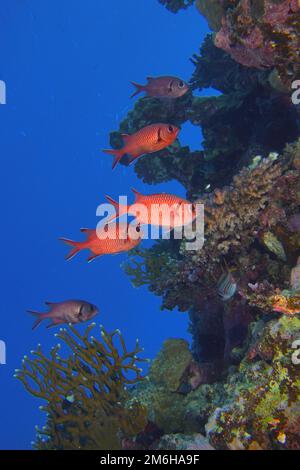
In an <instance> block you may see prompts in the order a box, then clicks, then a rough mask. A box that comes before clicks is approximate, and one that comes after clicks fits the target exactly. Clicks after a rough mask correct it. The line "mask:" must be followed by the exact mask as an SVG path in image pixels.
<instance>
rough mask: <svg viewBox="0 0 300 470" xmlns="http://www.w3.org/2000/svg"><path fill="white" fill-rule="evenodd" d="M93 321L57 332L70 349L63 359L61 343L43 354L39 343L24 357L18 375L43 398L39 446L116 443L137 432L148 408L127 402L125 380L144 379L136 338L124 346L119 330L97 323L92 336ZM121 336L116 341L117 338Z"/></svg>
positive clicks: (112, 446) (90, 446) (89, 446)
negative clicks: (82, 327)
mask: <svg viewBox="0 0 300 470" xmlns="http://www.w3.org/2000/svg"><path fill="white" fill-rule="evenodd" d="M94 326H95V324H91V325H90V326H89V327H88V328H87V329H86V332H85V333H84V334H83V335H81V334H80V333H79V332H78V331H77V330H76V328H74V327H72V326H70V327H69V330H66V329H62V330H60V332H59V333H58V334H57V337H58V338H60V339H61V340H62V341H63V342H64V343H65V345H66V347H67V348H68V350H69V351H70V353H71V354H70V355H69V356H68V357H67V358H66V359H63V358H62V357H61V356H60V353H59V351H60V345H59V344H58V345H57V346H55V347H54V348H52V350H51V353H50V357H47V356H46V355H45V354H44V353H43V352H42V349H41V346H39V347H38V349H37V351H35V352H32V355H33V359H30V358H28V357H25V358H24V360H23V366H22V369H21V370H17V371H16V377H17V378H18V379H19V380H21V382H22V383H23V384H24V386H25V388H26V390H27V391H28V392H29V393H31V394H32V395H34V396H35V397H37V398H40V399H42V400H45V401H46V405H45V406H43V407H42V409H43V411H45V412H46V413H47V424H46V426H45V427H44V428H43V429H42V430H38V439H37V443H36V447H37V448H39V449H118V448H121V443H120V439H121V438H122V436H125V437H126V436H127V437H128V436H131V435H134V434H136V433H138V432H140V431H141V430H142V429H143V428H144V427H145V425H146V410H145V409H144V408H142V407H140V406H135V405H134V404H132V407H131V408H128V407H126V406H125V400H126V397H127V392H126V386H127V385H130V384H135V383H137V382H139V381H141V380H142V376H141V372H142V370H141V369H140V368H139V366H138V365H137V364H138V362H141V361H144V360H143V359H140V358H139V357H138V356H137V355H138V354H139V353H140V352H141V349H140V347H139V345H138V342H137V344H136V347H135V349H134V350H133V351H128V350H127V348H126V345H125V342H124V340H123V338H122V336H121V333H120V332H119V331H118V330H116V331H114V332H113V333H108V332H106V331H105V330H104V329H103V328H102V329H101V340H98V339H96V338H95V337H93V336H90V332H91V330H92V329H93V328H94ZM117 339H118V340H119V343H120V344H119V345H118V344H117V342H116V340H117Z"/></svg>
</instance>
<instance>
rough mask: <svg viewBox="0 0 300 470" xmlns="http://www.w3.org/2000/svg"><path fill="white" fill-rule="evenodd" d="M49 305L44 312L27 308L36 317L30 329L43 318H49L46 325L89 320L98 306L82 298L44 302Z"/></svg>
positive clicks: (95, 313)
mask: <svg viewBox="0 0 300 470" xmlns="http://www.w3.org/2000/svg"><path fill="white" fill-rule="evenodd" d="M45 303H46V305H47V306H48V307H49V311H48V312H46V313H40V312H36V311H34V310H27V311H28V312H29V313H31V314H32V315H35V316H36V317H37V320H36V321H35V323H34V325H33V327H32V329H33V330H34V329H35V328H36V327H37V326H38V325H39V324H40V323H41V322H42V321H43V320H48V319H49V320H51V323H49V325H48V326H47V328H50V327H51V326H56V325H61V324H63V323H73V324H75V323H83V322H85V321H88V320H90V319H91V318H93V317H94V316H95V315H97V313H98V308H97V307H96V306H95V305H93V304H90V303H89V302H85V301H84V300H66V301H64V302H57V303H55V302H45Z"/></svg>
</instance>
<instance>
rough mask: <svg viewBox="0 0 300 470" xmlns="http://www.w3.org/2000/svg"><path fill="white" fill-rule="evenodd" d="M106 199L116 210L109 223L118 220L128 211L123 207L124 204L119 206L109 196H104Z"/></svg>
mask: <svg viewBox="0 0 300 470" xmlns="http://www.w3.org/2000/svg"><path fill="white" fill-rule="evenodd" d="M105 197H106V199H107V200H108V202H109V203H110V204H112V205H113V206H114V208H115V210H116V214H115V215H113V216H111V217H110V218H109V220H108V222H111V221H112V220H115V219H118V218H119V217H121V216H122V215H124V214H126V213H127V211H128V207H127V206H125V205H124V204H119V203H118V202H117V201H115V200H114V199H113V198H112V197H110V196H105Z"/></svg>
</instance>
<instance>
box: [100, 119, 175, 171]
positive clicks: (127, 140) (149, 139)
mask: <svg viewBox="0 0 300 470" xmlns="http://www.w3.org/2000/svg"><path fill="white" fill-rule="evenodd" d="M179 130H180V129H179V128H178V127H176V126H173V125H172V124H162V123H158V124H151V125H150V126H146V127H143V129H140V130H139V131H137V132H136V133H135V134H132V135H128V134H122V137H123V140H124V146H123V147H122V148H121V149H112V150H103V152H105V153H108V154H110V155H114V156H115V159H114V161H113V165H112V167H113V168H115V166H116V165H117V164H118V163H119V161H120V160H121V158H122V157H123V155H125V154H129V155H130V156H131V158H130V160H129V163H132V162H133V161H134V160H136V159H137V158H138V157H140V156H141V155H145V154H147V153H153V152H158V151H159V150H162V149H164V148H166V147H168V146H169V145H171V144H172V143H173V142H174V140H175V139H176V137H177V135H178V132H179Z"/></svg>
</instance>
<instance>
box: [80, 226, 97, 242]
mask: <svg viewBox="0 0 300 470" xmlns="http://www.w3.org/2000/svg"><path fill="white" fill-rule="evenodd" d="M80 232H81V233H84V234H85V235H86V238H87V240H88V239H89V238H90V237H91V236H92V235H93V233H94V232H95V230H93V229H92V228H81V229H80Z"/></svg>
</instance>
